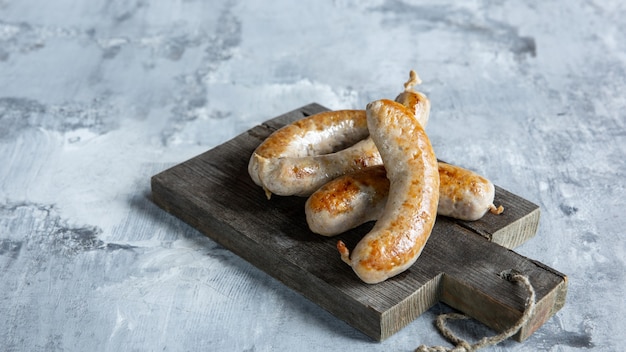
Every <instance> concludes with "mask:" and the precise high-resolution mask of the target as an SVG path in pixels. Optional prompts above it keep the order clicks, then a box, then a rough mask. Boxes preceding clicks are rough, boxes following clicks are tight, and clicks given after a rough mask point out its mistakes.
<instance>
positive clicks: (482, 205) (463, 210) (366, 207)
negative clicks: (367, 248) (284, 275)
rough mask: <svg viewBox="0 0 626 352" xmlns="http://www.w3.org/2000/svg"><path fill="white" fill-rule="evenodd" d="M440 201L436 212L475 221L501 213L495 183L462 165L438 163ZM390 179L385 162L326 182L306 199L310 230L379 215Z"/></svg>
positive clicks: (338, 228) (341, 227)
mask: <svg viewBox="0 0 626 352" xmlns="http://www.w3.org/2000/svg"><path fill="white" fill-rule="evenodd" d="M438 171H439V180H440V181H439V205H438V207H437V215H443V216H448V217H452V218H455V219H459V220H466V221H475V220H478V219H480V218H482V217H483V216H484V215H485V213H486V212H487V211H491V212H492V213H494V214H500V213H501V212H502V211H503V207H502V206H500V207H498V208H496V207H495V206H494V205H493V200H494V195H495V187H494V185H493V183H491V182H490V181H489V180H487V179H486V178H484V177H482V176H480V175H478V174H476V173H475V172H472V171H470V170H467V169H464V168H462V167H459V166H455V165H450V164H446V163H442V162H439V163H438ZM388 193H389V179H387V175H386V171H385V168H384V166H382V165H377V166H372V167H368V168H366V169H363V170H359V171H356V172H353V173H350V174H347V175H344V176H341V177H338V178H336V179H334V180H333V181H331V182H329V183H327V184H325V185H324V186H322V187H321V188H320V189H318V190H317V191H315V193H313V194H312V195H311V196H310V197H309V198H308V199H307V201H306V204H305V213H306V220H307V223H308V225H309V228H310V229H311V231H313V232H315V233H318V234H320V235H323V236H335V235H338V234H340V233H343V232H345V231H348V230H350V229H352V228H355V227H357V226H359V225H361V224H364V223H366V222H368V221H373V220H376V219H378V218H379V217H380V215H381V213H382V211H383V209H384V206H385V203H386V202H387V195H388Z"/></svg>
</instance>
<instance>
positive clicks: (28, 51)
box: [0, 0, 626, 351]
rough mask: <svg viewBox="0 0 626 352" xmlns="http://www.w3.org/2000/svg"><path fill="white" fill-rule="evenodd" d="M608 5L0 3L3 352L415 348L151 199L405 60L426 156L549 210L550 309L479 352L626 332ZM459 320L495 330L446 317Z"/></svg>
mask: <svg viewBox="0 0 626 352" xmlns="http://www.w3.org/2000/svg"><path fill="white" fill-rule="evenodd" d="M625 18H626V5H625V3H624V2H622V1H617V0H615V1H579V0H576V1H567V2H565V1H541V2H530V4H521V3H519V2H516V1H492V0H478V1H472V2H455V1H409V0H406V1H401V0H376V1H374V0H371V1H356V0H335V1H306V2H303V1H287V0H280V1H234V0H211V1H203V0H169V1H164V0H159V1H147V0H90V1H78V0H56V1H43V0H0V165H1V166H0V350H2V351H199V350H202V351H274V350H276V351H293V350H298V351H330V350H337V351H346V350H347V351H356V350H358V351H412V350H413V349H414V348H415V347H417V346H418V345H419V344H422V343H425V344H444V343H445V341H444V340H443V339H442V338H441V337H440V335H439V334H438V332H437V331H436V329H435V327H434V326H433V320H434V318H435V316H436V315H437V314H438V313H440V312H442V311H447V310H448V308H447V307H446V306H444V305H441V304H439V305H436V306H435V307H433V308H432V309H431V310H429V311H428V312H427V313H426V314H424V315H423V316H421V317H420V318H418V319H417V320H416V321H414V322H413V323H412V324H410V325H409V326H407V327H406V328H405V329H404V330H402V331H401V332H399V333H398V334H396V335H394V336H393V337H391V338H390V339H388V340H386V341H384V342H383V343H375V342H372V341H370V340H369V339H368V338H366V337H365V336H364V335H362V334H361V333H359V332H358V331H355V330H354V329H352V328H351V327H349V326H347V325H346V324H344V323H343V322H341V321H339V320H337V319H336V318H334V317H333V316H332V315H330V314H328V313H327V312H325V311H324V310H322V309H321V308H319V307H318V306H316V305H314V304H313V303H311V302H309V301H307V300H306V299H304V298H302V297H301V296H300V295H298V294H297V293H294V292H293V291H291V290H290V289H288V288H286V287H285V286H283V285H282V284H280V283H278V282H277V281H275V280H274V279H272V278H270V277H269V276H267V275H266V274H264V273H262V272H260V271H259V270H257V269H256V268H255V267H253V266H251V265H250V264H248V263H247V262H245V261H243V260H241V259H240V258H238V257H236V256H235V255H233V254H232V253H230V252H229V251H227V250H225V249H224V248H222V247H221V246H219V245H217V244H216V243H214V242H213V241H211V240H209V239H207V238H205V237H203V236H202V235H200V234H199V233H198V232H196V231H195V230H193V229H192V228H190V227H188V226H187V225H185V224H183V223H181V222H180V221H178V220H177V219H175V218H173V217H171V216H169V215H166V214H165V213H164V212H162V211H161V210H160V209H158V208H157V207H155V206H154V205H153V204H152V203H151V202H150V200H149V179H150V176H152V175H153V174H155V173H157V172H160V171H162V170H164V169H165V168H167V167H169V166H172V165H174V164H176V163H179V162H182V161H184V160H186V159H188V158H190V157H192V156H195V155H197V154H199V153H201V152H204V151H206V150H208V149H209V148H211V147H214V146H216V145H219V144H220V143H222V142H224V141H227V140H229V139H230V138H232V137H234V136H235V135H237V134H239V133H241V132H243V131H245V130H247V129H249V128H251V127H253V126H254V125H256V124H258V123H260V122H262V121H264V120H267V119H269V118H271V117H273V116H276V115H279V114H281V113H284V112H287V111H290V110H293V109H295V108H298V107H300V106H302V105H305V104H308V103H310V102H318V103H320V104H322V105H325V106H327V107H329V108H333V109H339V108H363V107H364V106H365V104H367V103H368V102H369V101H371V100H374V99H379V98H383V97H386V98H393V97H395V95H396V94H397V93H398V92H399V91H400V90H401V89H402V83H403V82H404V81H405V80H406V78H407V77H408V71H409V70H410V69H416V70H417V71H418V73H419V74H420V76H421V78H422V79H423V81H424V83H423V84H422V86H421V87H420V89H421V90H422V91H423V92H425V93H426V94H428V96H429V97H430V98H431V100H432V113H431V118H430V124H429V126H428V129H427V131H428V133H429V135H430V137H431V140H432V142H433V144H434V146H435V150H436V152H437V156H438V157H439V158H441V159H444V160H447V161H449V162H453V163H456V164H459V165H462V166H465V167H467V168H470V169H473V170H475V171H478V172H480V173H482V174H484V175H486V176H487V177H489V178H490V179H492V180H493V181H494V182H495V183H496V184H498V185H500V186H501V187H503V188H505V189H508V190H510V191H512V192H514V193H516V194H518V195H520V196H522V197H524V198H527V199H529V200H531V201H533V202H535V203H537V204H539V205H540V206H541V209H542V218H541V224H540V228H539V232H538V234H537V236H536V237H535V238H533V239H532V240H531V241H529V242H528V243H526V244H524V245H522V246H521V247H519V248H518V249H517V251H518V252H520V253H521V254H523V255H525V256H528V257H531V258H533V259H536V260H538V261H541V262H543V263H545V264H546V265H548V266H551V267H553V268H555V269H557V270H559V271H561V272H564V273H565V274H567V275H568V276H569V280H570V281H569V293H568V298H567V303H566V305H565V307H564V308H563V309H562V310H561V311H560V312H559V313H557V314H556V315H555V316H554V317H553V318H552V319H551V320H550V321H549V322H548V323H546V324H545V325H544V326H543V327H542V328H541V329H540V330H538V331H537V332H536V333H535V334H534V335H533V336H532V337H530V338H529V339H528V340H527V341H526V342H524V343H521V344H520V343H517V342H513V341H506V342H504V343H503V344H501V345H499V346H498V347H495V348H492V349H491V350H494V351H497V350H502V349H507V350H508V349H510V350H513V351H537V350H540V351H579V350H597V351H617V350H621V349H623V346H624V344H625V343H626V337H625V336H626V335H625V333H624V331H625V330H626V319H624V316H626V308H625V306H626V304H625V303H624V295H625V294H626V284H625V283H624V282H625V279H626V278H625V274H624V273H625V268H626V265H625V262H624V258H625V256H626V239H625V237H626V230H625V229H626V220H624V219H625V218H624V208H625V207H626V201H625V199H626V198H625V196H626V192H625V179H626V162H625V161H624V159H625V154H626V153H625V152H626V138H625V137H626V130H625V127H626V126H625V124H626V112H625V111H626V95H624V91H626V40H624V39H625V38H626V20H624V19H625ZM456 329H457V331H459V332H460V333H461V334H462V335H463V336H464V337H466V338H469V339H477V338H480V337H481V336H483V335H484V334H490V333H491V332H490V331H489V330H487V329H485V328H483V327H482V326H481V325H479V324H474V323H466V324H459V325H458V326H456Z"/></svg>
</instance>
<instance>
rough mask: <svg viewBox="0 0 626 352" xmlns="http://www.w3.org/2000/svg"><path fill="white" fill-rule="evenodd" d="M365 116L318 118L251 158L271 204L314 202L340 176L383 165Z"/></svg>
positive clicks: (345, 113) (284, 131)
mask: <svg viewBox="0 0 626 352" xmlns="http://www.w3.org/2000/svg"><path fill="white" fill-rule="evenodd" d="M368 135H369V131H368V129H367V121H366V115H365V111H363V110H338V111H327V112H322V113H319V114H315V115H312V116H309V117H306V118H304V119H301V120H298V121H295V122H294V123H291V124H289V125H286V126H284V127H283V128H281V129H278V130H277V131H275V132H274V133H272V134H271V135H270V136H269V137H268V138H267V139H265V141H263V143H261V144H260V145H259V146H258V147H257V148H256V150H255V151H254V153H253V154H252V157H251V158H250V162H249V163H248V173H249V174H250V177H251V178H252V180H253V181H254V183H256V184H257V185H259V186H261V187H263V189H264V190H265V192H266V195H267V197H268V199H269V198H270V196H271V194H272V193H274V194H278V195H281V196H290V195H296V196H309V195H310V194H311V193H313V192H314V191H315V190H317V189H318V188H319V187H320V186H322V185H323V184H325V183H326V182H328V181H330V180H332V179H334V178H335V177H337V176H340V175H343V174H346V173H349V172H352V171H355V170H359V169H362V168H364V167H367V166H372V165H380V164H381V163H382V160H381V158H380V154H379V153H378V150H377V149H376V146H375V145H374V143H373V141H372V140H371V139H369V138H367V137H368Z"/></svg>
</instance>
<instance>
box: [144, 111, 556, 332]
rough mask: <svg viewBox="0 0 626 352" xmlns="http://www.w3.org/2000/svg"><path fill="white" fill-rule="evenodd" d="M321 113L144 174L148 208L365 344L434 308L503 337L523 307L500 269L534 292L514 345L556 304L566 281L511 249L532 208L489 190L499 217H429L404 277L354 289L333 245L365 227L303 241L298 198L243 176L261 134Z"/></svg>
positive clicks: (525, 230) (535, 215)
mask: <svg viewBox="0 0 626 352" xmlns="http://www.w3.org/2000/svg"><path fill="white" fill-rule="evenodd" d="M326 110H327V109H326V108H324V107H323V106H321V105H318V104H310V105H307V106H304V107H302V108H300V109H297V110H294V111H292V112H289V113H286V114H284V115H281V116H279V117H276V118H274V119H271V120H269V121H267V122H265V123H264V124H262V125H260V126H256V127H254V128H252V129H250V130H248V131H246V132H245V133H243V134H241V135H239V136H237V137H235V138H233V139H231V140H230V141H228V142H226V143H224V144H222V145H220V146H218V147H215V148H213V149H211V150H209V151H207V152H205V153H203V154H201V155H198V156H196V157H194V158H192V159H190V160H188V161H185V162H183V163H181V164H178V165H176V166H174V167H172V168H170V169H168V170H165V171H163V172H161V173H159V174H157V175H155V176H153V177H152V197H153V201H154V202H155V203H156V204H157V205H158V206H160V207H161V208H163V209H164V210H166V211H167V212H169V213H171V214H173V215H175V216H176V217H178V218H180V219H181V220H183V221H185V222H187V223H188V224H190V225H191V226H193V227H194V228H196V229H197V230H198V231H200V232H202V233H203V234H205V235H206V236H208V237H210V238H212V239H213V240H215V241H216V242H218V243H220V244H221V245H222V246H224V247H226V248H227V249H229V250H231V251H232V252H234V253H235V254H237V255H238V256H240V257H241V258H243V259H245V260H247V261H249V262H250V263H252V264H253V265H255V266H257V267H258V268H260V269H261V270H263V271H265V272H266V273H268V274H269V275H271V276H273V277H274V278H276V279H278V280H280V281H281V282H283V283H284V284H285V285H287V286H288V287H290V288H292V289H293V290H295V291H297V292H299V293H301V294H302V295H304V296H305V297H307V298H308V299H310V300H311V301H313V302H315V303H316V304H318V305H319V306H321V307H322V308H324V309H326V310H328V311H329V312H330V313H332V314H333V315H335V316H336V317H338V318H340V319H342V320H344V321H345V322H347V323H348V324H350V325H352V326H353V327H355V328H356V329H359V330H360V331H362V332H363V333H365V334H366V335H368V336H370V337H371V338H372V339H374V340H378V341H381V340H384V339H385V338H387V337H389V336H391V335H393V334H394V333H396V332H397V331H399V330H400V329H402V328H403V327H404V326H406V325H407V324H409V323H410V322H411V321H413V320H414V319H415V318H417V317H418V316H419V315H420V314H422V313H423V312H424V311H426V310H427V309H428V308H430V307H431V306H433V305H434V304H435V303H437V302H438V301H442V302H444V303H446V304H448V305H450V306H452V307H454V308H456V309H458V310H460V311H462V312H464V313H465V314H468V315H469V316H471V317H473V318H475V319H477V320H479V321H481V322H483V323H484V324H486V325H488V326H489V327H491V328H493V329H494V330H496V331H498V332H500V331H502V330H505V329H506V328H508V327H510V326H511V325H513V324H514V323H515V322H516V321H517V320H518V319H519V318H520V317H521V315H522V313H523V310H524V302H525V299H526V292H525V290H524V288H523V287H521V286H520V285H517V284H514V283H511V282H509V281H506V280H504V279H502V278H501V276H500V273H502V272H504V271H507V270H516V271H518V272H521V273H523V274H525V275H528V276H529V278H530V281H531V283H532V285H533V286H534V288H535V290H536V291H537V292H536V294H537V305H536V309H535V314H534V316H533V317H532V319H531V320H530V321H529V322H528V323H527V324H526V325H525V326H524V327H523V328H522V329H521V330H520V332H519V333H517V335H515V337H514V338H515V339H516V340H518V341H522V340H524V339H525V338H527V337H528V336H530V335H531V334H532V333H533V332H534V331H535V330H536V329H538V328H539V327H540V326H541V325H542V324H543V323H544V322H546V321H547V320H548V319H549V318H550V317H551V316H552V315H554V313H556V312H557V311H558V310H559V309H560V308H561V307H562V306H563V304H564V303H565V296H566V293H567V277H566V276H565V275H564V274H561V273H559V272H557V271H556V270H553V269H551V268H549V267H547V266H546V265H543V264H541V263H539V262H537V261H534V260H532V259H528V258H525V257H523V256H521V255H519V254H517V253H515V252H514V251H512V250H511V248H514V247H515V246H518V245H520V244H521V243H523V242H525V241H527V240H528V239H530V238H531V237H533V236H534V235H535V233H536V231H537V227H538V223H539V214H540V211H539V207H538V206H537V205H535V204H533V203H531V202H529V201H527V200H525V199H523V198H521V197H518V196H516V195H514V194H512V193H510V192H507V191H505V190H503V189H501V188H499V187H496V199H495V204H502V205H503V206H504V208H505V211H504V213H502V214H500V215H493V214H491V213H488V214H487V215H485V217H484V218H483V219H481V220H479V221H475V222H464V221H455V220H452V219H449V218H446V217H443V216H439V217H438V218H437V221H436V225H435V228H434V230H433V233H432V235H431V237H430V239H429V241H428V243H427V245H426V247H425V249H424V251H423V252H422V255H421V256H420V257H419V258H418V260H417V262H416V263H415V264H414V265H413V266H412V267H411V268H410V269H409V270H407V271H406V272H404V273H402V274H400V275H398V276H396V277H393V278H391V279H389V280H387V281H385V282H383V283H380V284H376V285H368V284H365V283H363V282H361V281H360V280H359V279H358V278H357V277H356V275H355V274H354V273H353V272H352V269H351V268H349V267H348V266H347V265H346V264H344V263H343V262H342V261H341V259H340V257H339V253H338V252H337V249H336V243H337V240H338V239H342V240H343V241H344V242H345V243H346V244H347V245H348V247H349V248H352V247H354V246H355V245H356V243H357V242H358V240H359V239H360V237H361V236H362V235H363V234H365V233H366V232H367V231H368V230H369V228H371V226H372V225H371V224H365V225H363V226H361V227H359V228H357V229H354V230H352V231H350V232H348V233H345V234H343V235H340V236H338V237H334V238H327V237H322V236H319V235H316V234H313V233H312V232H311V231H310V230H309V229H308V227H307V224H306V220H305V215H304V203H305V201H306V199H305V198H299V197H280V196H273V197H272V199H271V200H267V199H266V197H265V193H264V192H263V190H262V189H261V188H260V187H259V186H257V185H255V184H254V183H253V182H252V180H251V179H250V176H249V175H248V169H247V166H248V161H249V159H250V156H251V154H252V152H253V151H254V149H255V148H256V147H257V146H258V145H259V144H260V143H261V142H262V141H263V140H264V139H265V138H266V137H267V136H269V135H270V134H271V133H272V132H273V131H275V130H276V129H278V128H280V127H282V126H284V125H285V124H287V123H290V122H292V121H295V120H297V119H300V118H303V117H305V116H310V115H312V114H315V113H318V112H322V111H326Z"/></svg>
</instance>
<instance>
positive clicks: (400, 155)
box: [337, 99, 439, 284]
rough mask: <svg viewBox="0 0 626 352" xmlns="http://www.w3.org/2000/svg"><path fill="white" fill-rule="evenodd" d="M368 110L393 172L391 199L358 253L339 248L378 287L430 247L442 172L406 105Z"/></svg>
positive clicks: (379, 104)
mask: <svg viewBox="0 0 626 352" xmlns="http://www.w3.org/2000/svg"><path fill="white" fill-rule="evenodd" d="M366 111H367V125H368V129H369V131H370V136H371V138H372V139H373V140H374V143H375V144H376V147H377V148H378V150H379V152H380V155H381V157H382V159H383V162H384V164H385V168H386V169H387V177H388V178H389V181H390V186H389V198H388V201H387V203H386V205H385V208H384V210H383V212H382V214H381V216H380V217H379V219H378V221H377V222H376V224H375V225H374V227H373V228H372V230H371V231H370V232H369V233H368V234H367V235H365V236H364V237H363V239H362V240H361V241H360V242H359V243H358V244H357V245H356V247H355V248H354V250H353V251H352V253H350V252H349V250H348V248H347V247H346V245H345V244H344V243H343V242H342V241H339V242H338V243H337V249H338V250H339V252H340V254H341V259H342V260H343V261H344V262H346V263H347V264H349V265H350V266H351V267H352V269H353V270H354V272H355V273H356V274H357V276H358V277H359V278H360V279H361V280H363V281H364V282H366V283H370V284H373V283H378V282H381V281H384V280H386V279H387V278H389V277H392V276H395V275H397V274H399V273H401V272H403V271H405V270H406V269H408V268H409V267H410V266H411V265H412V264H413V263H414V262H415V261H416V260H417V258H418V256H419V255H420V254H421V252H422V250H423V249H424V246H425V245H426V241H427V240H428V238H429V237H430V233H431V232H432V228H433V225H434V223H435V218H436V212H437V204H438V201H439V173H438V172H437V159H436V158H435V153H434V151H433V148H432V146H431V144H430V140H429V139H428V136H427V135H426V132H425V131H424V129H423V128H422V126H421V124H420V123H419V122H418V121H417V120H416V119H415V118H414V116H413V114H412V113H411V111H409V110H408V109H407V108H406V107H405V106H404V105H402V104H399V103H397V102H394V101H391V100H386V99H383V100H377V101H374V102H371V103H369V104H368V105H367V109H366Z"/></svg>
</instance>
